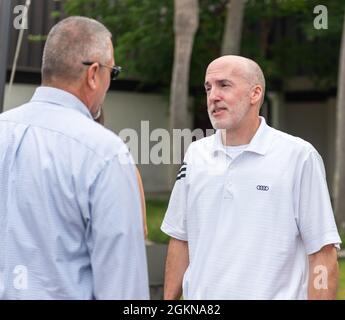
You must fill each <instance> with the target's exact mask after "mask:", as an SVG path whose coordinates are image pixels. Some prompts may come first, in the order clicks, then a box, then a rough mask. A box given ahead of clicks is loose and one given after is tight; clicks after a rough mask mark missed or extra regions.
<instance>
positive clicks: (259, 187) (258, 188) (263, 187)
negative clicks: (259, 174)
mask: <svg viewBox="0 0 345 320" xmlns="http://www.w3.org/2000/svg"><path fill="white" fill-rule="evenodd" d="M256 189H257V190H259V191H268V190H269V189H270V187H269V186H261V185H258V186H256Z"/></svg>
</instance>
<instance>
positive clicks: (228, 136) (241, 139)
mask: <svg viewBox="0 0 345 320" xmlns="http://www.w3.org/2000/svg"><path fill="white" fill-rule="evenodd" d="M260 123H261V119H260V118H259V117H256V118H255V119H254V120H251V122H250V123H248V124H247V125H241V127H240V128H238V129H237V130H236V129H228V130H227V129H222V130H221V132H222V142H223V145H225V146H240V145H245V144H249V143H250V141H251V140H252V139H253V137H254V135H255V133H256V131H257V130H258V128H259V126H260Z"/></svg>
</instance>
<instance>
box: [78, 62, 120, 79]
mask: <svg viewBox="0 0 345 320" xmlns="http://www.w3.org/2000/svg"><path fill="white" fill-rule="evenodd" d="M94 63H98V64H99V65H100V67H104V68H108V69H110V70H111V71H110V79H111V80H116V78H117V77H118V76H119V74H120V72H121V70H122V68H121V67H120V66H113V67H111V66H107V65H106V64H101V63H99V62H91V61H83V62H82V64H83V65H85V66H91V65H93V64H94Z"/></svg>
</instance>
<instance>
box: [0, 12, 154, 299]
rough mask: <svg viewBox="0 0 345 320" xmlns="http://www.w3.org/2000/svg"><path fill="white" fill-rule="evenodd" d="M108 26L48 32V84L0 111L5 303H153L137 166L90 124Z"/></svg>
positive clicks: (66, 24) (104, 73)
mask: <svg viewBox="0 0 345 320" xmlns="http://www.w3.org/2000/svg"><path fill="white" fill-rule="evenodd" d="M114 65H115V61H114V54H113V46H112V43H111V34H110V32H109V31H108V30H107V29H106V28H105V27H104V26H103V25H102V24H100V23H99V22H97V21H95V20H92V19H88V18H83V17H70V18H67V19H65V20H62V21H61V22H60V23H58V24H57V25H56V26H55V27H53V29H52V30H51V32H50V33H49V35H48V38H47V42H46V45H45V49H44V54H43V64H42V86H41V87H39V88H38V89H37V90H36V92H35V94H34V96H33V97H32V99H31V101H30V102H29V103H27V104H25V105H23V106H21V107H18V108H15V109H13V110H11V111H8V112H5V113H3V114H1V115H0V299H148V298H149V293H148V279H147V264H146V253H145V244H144V234H143V228H142V217H141V214H140V210H141V209H140V197H139V189H138V184H137V181H136V175H135V167H134V164H133V161H132V158H131V156H130V154H129V151H128V149H127V147H126V145H125V144H124V143H123V142H122V141H121V140H120V139H119V138H118V137H117V136H116V135H115V134H114V133H112V132H111V131H109V130H107V129H105V128H104V127H102V126H101V125H99V124H98V123H96V122H95V121H94V118H96V117H97V114H99V111H100V108H101V105H102V103H103V100H104V98H105V94H106V91H107V90H108V88H109V84H110V81H111V79H112V78H115V77H116V76H117V74H118V73H119V71H120V68H119V67H114Z"/></svg>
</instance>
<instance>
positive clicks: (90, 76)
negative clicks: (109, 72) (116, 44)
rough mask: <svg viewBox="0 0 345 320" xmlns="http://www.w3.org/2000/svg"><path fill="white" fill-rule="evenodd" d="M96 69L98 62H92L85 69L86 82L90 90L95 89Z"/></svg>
mask: <svg viewBox="0 0 345 320" xmlns="http://www.w3.org/2000/svg"><path fill="white" fill-rule="evenodd" d="M98 69H99V65H98V63H94V64H92V65H91V66H90V67H89V69H88V70H87V83H88V85H89V86H90V88H91V89H92V90H95V89H96V87H97V86H96V82H97V72H98Z"/></svg>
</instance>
